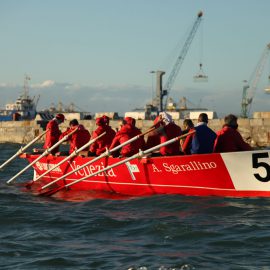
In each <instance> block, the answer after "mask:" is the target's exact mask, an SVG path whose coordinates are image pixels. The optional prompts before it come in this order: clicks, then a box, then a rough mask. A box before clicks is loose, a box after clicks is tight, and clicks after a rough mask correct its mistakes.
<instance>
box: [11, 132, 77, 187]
mask: <svg viewBox="0 0 270 270" xmlns="http://www.w3.org/2000/svg"><path fill="white" fill-rule="evenodd" d="M77 129H78V128H76V129H74V130H73V131H71V132H70V133H69V134H67V135H66V136H64V137H63V138H62V139H61V140H60V141H58V142H57V143H56V144H54V145H53V146H52V147H51V148H48V149H46V150H45V152H44V153H43V154H42V155H40V156H39V157H38V158H36V159H35V160H34V161H33V162H31V163H30V164H29V165H28V166H26V167H25V168H24V169H22V170H21V171H20V172H18V173H17V174H16V175H14V176H13V177H12V178H10V179H9V180H8V181H7V184H10V183H11V182H12V181H13V180H15V179H16V178H17V177H18V176H20V175H21V174H22V173H23V172H25V171H26V170H27V169H29V168H30V167H31V166H33V165H34V164H35V163H36V162H38V161H39V160H40V159H41V158H43V157H45V156H47V155H48V154H50V153H51V151H52V150H53V149H55V148H56V147H57V146H59V145H60V144H61V143H62V142H64V141H66V140H67V139H68V137H69V136H70V135H72V134H73V133H74V132H76V131H77Z"/></svg>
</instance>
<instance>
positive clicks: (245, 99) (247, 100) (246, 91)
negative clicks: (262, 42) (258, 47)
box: [241, 43, 270, 118]
mask: <svg viewBox="0 0 270 270" xmlns="http://www.w3.org/2000/svg"><path fill="white" fill-rule="evenodd" d="M269 51H270V43H268V44H267V46H266V47H265V49H264V50H263V53H262V55H261V58H260V60H259V62H258V64H257V66H256V68H255V71H254V72H253V73H252V75H251V77H250V79H249V81H248V83H247V85H244V87H243V93H242V102H241V117H243V118H247V117H248V115H249V112H250V109H251V104H252V101H253V97H254V95H255V92H256V89H257V85H258V82H259V80H260V77H261V75H262V72H263V69H264V66H265V63H266V59H267V56H268V54H269Z"/></svg>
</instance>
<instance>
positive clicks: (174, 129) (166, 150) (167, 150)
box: [159, 123, 182, 156]
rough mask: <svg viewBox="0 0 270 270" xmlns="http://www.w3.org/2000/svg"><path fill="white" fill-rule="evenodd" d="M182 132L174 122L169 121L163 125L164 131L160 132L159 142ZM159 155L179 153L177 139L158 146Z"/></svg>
mask: <svg viewBox="0 0 270 270" xmlns="http://www.w3.org/2000/svg"><path fill="white" fill-rule="evenodd" d="M181 134H182V130H181V128H180V127H179V126H177V125H176V124H175V123H169V124H167V125H166V126H164V132H163V133H160V143H164V142H167V141H169V140H170V139H173V138H175V137H177V136H180V135H181ZM159 152H160V153H161V155H163V156H166V155H179V154H180V143H179V141H176V142H173V143H171V144H168V145H166V146H163V147H161V148H160V150H159Z"/></svg>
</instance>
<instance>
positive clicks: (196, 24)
mask: <svg viewBox="0 0 270 270" xmlns="http://www.w3.org/2000/svg"><path fill="white" fill-rule="evenodd" d="M202 16H203V12H202V11H200V12H199V13H198V15H197V18H196V20H195V22H194V24H193V26H192V28H191V31H190V32H189V34H188V37H187V39H186V41H185V43H184V46H183V48H182V50H181V51H180V53H179V56H178V57H177V59H176V61H175V64H174V66H173V68H172V71H171V73H170V75H169V77H168V79H167V81H166V83H165V85H164V87H163V89H164V90H163V89H161V95H160V98H161V102H160V104H161V106H160V107H161V108H159V109H160V111H162V110H163V109H164V108H166V107H167V103H168V96H169V93H170V90H171V89H172V86H173V84H174V82H175V79H176V77H177V75H178V73H179V70H180V68H181V66H182V64H183V62H184V59H185V56H186V55H187V52H188V49H189V47H190V45H191V43H192V40H193V38H194V36H195V34H196V32H197V29H198V27H199V25H200V22H201V20H202ZM165 96H166V99H165V102H164V103H163V98H164V97H165Z"/></svg>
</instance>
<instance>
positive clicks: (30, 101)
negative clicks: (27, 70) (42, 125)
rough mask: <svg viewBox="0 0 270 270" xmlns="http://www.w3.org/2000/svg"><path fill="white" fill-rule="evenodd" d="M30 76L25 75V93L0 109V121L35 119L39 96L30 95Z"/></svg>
mask: <svg viewBox="0 0 270 270" xmlns="http://www.w3.org/2000/svg"><path fill="white" fill-rule="evenodd" d="M29 80H30V77H29V76H27V75H25V78H24V89H23V93H22V94H21V95H20V96H19V97H18V98H17V99H16V101H15V102H14V103H8V104H6V105H5V109H2V110H0V121H20V120H33V119H35V117H36V114H37V110H36V108H37V103H38V100H39V96H38V97H37V98H35V97H33V98H31V97H30V96H29V84H28V82H29Z"/></svg>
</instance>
